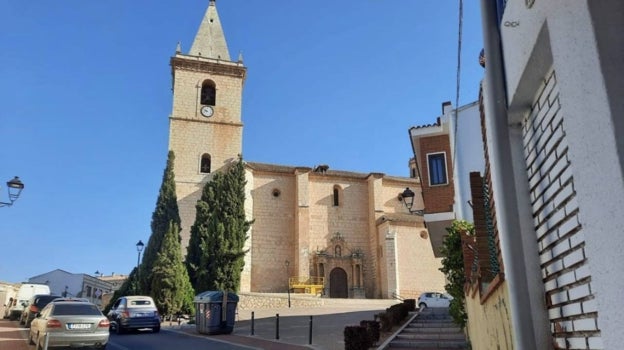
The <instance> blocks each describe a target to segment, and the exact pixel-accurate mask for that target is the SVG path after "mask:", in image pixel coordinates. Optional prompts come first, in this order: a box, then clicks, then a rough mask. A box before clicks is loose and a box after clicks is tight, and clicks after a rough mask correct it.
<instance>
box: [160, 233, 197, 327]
mask: <svg viewBox="0 0 624 350" xmlns="http://www.w3.org/2000/svg"><path fill="white" fill-rule="evenodd" d="M179 235H180V230H179V227H178V225H177V224H176V223H174V222H173V221H171V223H170V224H169V229H168V230H167V232H166V233H165V236H164V237H163V241H162V244H161V249H160V251H159V252H158V254H157V256H156V260H155V261H154V267H153V270H152V285H151V290H152V297H153V298H154V302H155V303H156V306H157V307H158V310H159V311H160V312H161V313H162V314H163V315H166V316H172V315H174V314H177V313H191V311H192V305H193V297H194V295H195V293H194V291H193V287H191V282H190V281H189V277H188V273H187V271H186V267H185V266H184V262H183V261H182V254H181V249H180V240H179Z"/></svg>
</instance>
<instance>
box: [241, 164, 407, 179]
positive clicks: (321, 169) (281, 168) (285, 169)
mask: <svg viewBox="0 0 624 350" xmlns="http://www.w3.org/2000/svg"><path fill="white" fill-rule="evenodd" d="M245 164H246V165H247V167H248V168H249V169H251V170H254V171H263V172H271V173H284V174H295V172H297V171H299V172H304V173H306V172H309V173H310V174H311V175H317V174H318V175H319V176H322V175H325V176H340V177H349V178H355V179H367V178H368V177H369V176H371V175H375V176H379V177H383V178H384V179H388V180H395V181H405V180H413V179H411V178H407V177H398V176H388V175H385V174H381V173H358V172H353V171H344V170H331V169H329V167H328V166H322V165H319V166H316V167H314V168H311V167H305V166H288V165H277V164H267V163H257V162H245Z"/></svg>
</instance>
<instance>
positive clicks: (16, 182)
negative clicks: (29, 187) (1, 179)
mask: <svg viewBox="0 0 624 350" xmlns="http://www.w3.org/2000/svg"><path fill="white" fill-rule="evenodd" d="M6 184H7V190H8V191H9V202H0V207H10V206H12V205H13V202H15V201H16V200H17V199H18V198H19V196H20V193H22V190H23V189H24V183H22V181H20V179H19V177H17V176H16V177H14V178H13V179H12V180H10V181H7V183H6Z"/></svg>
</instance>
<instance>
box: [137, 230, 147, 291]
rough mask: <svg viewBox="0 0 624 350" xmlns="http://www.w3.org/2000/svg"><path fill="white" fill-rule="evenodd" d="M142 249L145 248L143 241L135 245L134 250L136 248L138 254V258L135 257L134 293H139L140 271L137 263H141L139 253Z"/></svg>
mask: <svg viewBox="0 0 624 350" xmlns="http://www.w3.org/2000/svg"><path fill="white" fill-rule="evenodd" d="M143 247H145V244H143V241H141V240H139V241H138V242H137V244H136V248H137V253H138V254H139V256H138V257H137V284H136V293H137V294H138V293H139V285H140V283H141V278H140V277H141V275H140V272H139V271H140V270H139V262H140V261H141V252H142V251H143Z"/></svg>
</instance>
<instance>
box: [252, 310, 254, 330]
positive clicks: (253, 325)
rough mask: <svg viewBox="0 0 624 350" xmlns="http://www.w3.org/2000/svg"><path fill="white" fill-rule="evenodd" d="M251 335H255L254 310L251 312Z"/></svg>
mask: <svg viewBox="0 0 624 350" xmlns="http://www.w3.org/2000/svg"><path fill="white" fill-rule="evenodd" d="M251 335H254V312H253V311H252V312H251Z"/></svg>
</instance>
